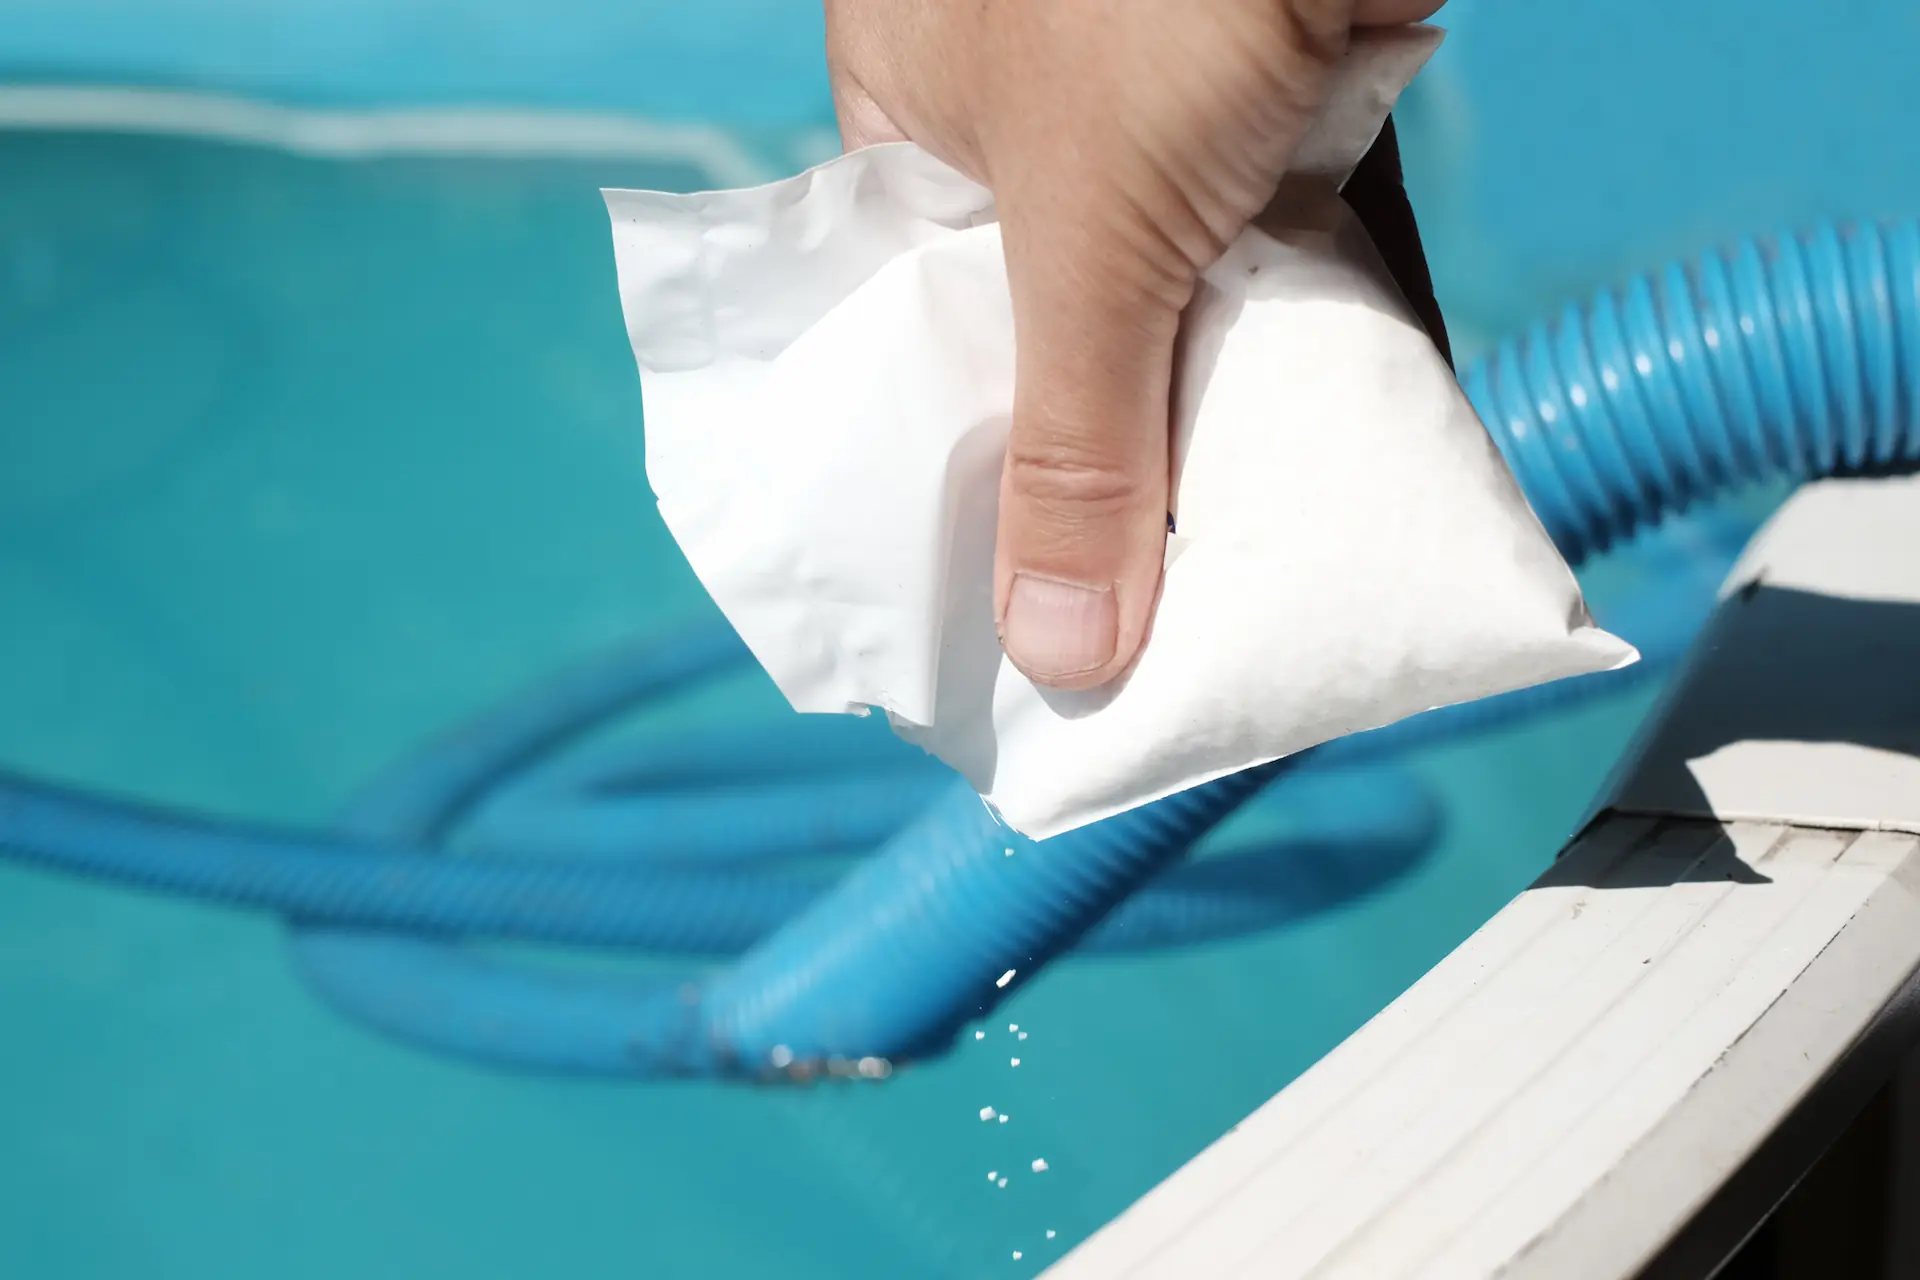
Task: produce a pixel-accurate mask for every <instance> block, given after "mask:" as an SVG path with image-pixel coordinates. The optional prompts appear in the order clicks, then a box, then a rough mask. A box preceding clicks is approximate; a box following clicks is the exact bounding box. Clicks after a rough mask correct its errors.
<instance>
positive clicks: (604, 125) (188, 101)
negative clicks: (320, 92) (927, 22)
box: [0, 84, 776, 187]
mask: <svg viewBox="0 0 1920 1280" xmlns="http://www.w3.org/2000/svg"><path fill="white" fill-rule="evenodd" d="M0 130H38V131H55V130H59V131H82V130H85V131H95V132H106V133H140V134H161V135H171V136H178V137H189V138H206V139H213V140H217V141H222V142H235V143H245V144H251V145H254V146H262V147H273V148H277V149H279V150H282V151H291V152H295V153H297V154H301V155H312V156H326V157H333V158H341V159H364V158H373V157H378V156H393V155H428V156H433V155H438V156H452V155H467V156H503V157H519V158H529V157H542V156H548V157H551V156H564V157H574V158H588V159H643V160H665V161H675V162H679V163H683V164H689V165H694V166H697V167H698V168H700V169H702V170H704V171H705V172H706V173H707V174H708V175H709V176H710V177H711V178H712V179H713V180H714V181H715V182H717V183H720V184H723V185H726V186H734V187H745V186H753V185H755V184H756V183H761V182H765V181H767V180H768V179H769V178H772V177H774V176H776V175H775V174H774V173H773V172H772V170H771V169H770V167H769V166H768V165H767V164H765V163H763V162H762V161H760V160H758V159H756V158H755V157H754V155H753V154H752V152H750V151H749V150H748V149H747V148H746V147H744V146H742V145H741V144H740V143H739V141H738V140H737V139H735V138H734V137H732V136H731V135H729V134H728V133H727V132H726V131H725V130H723V129H718V128H714V127H713V126H711V125H702V124H680V123H672V122H666V121H659V120H646V119H642V118H640V117H638V116H624V115H617V114H611V113H594V112H578V111H557V110H555V111H537V110H527V109H524V108H513V109H503V108H488V107H418V108H407V109H404V110H392V109H388V110H358V109H331V108H317V107H290V106H283V105H281V104H279V103H272V102H261V101H258V100H256V99H250V98H242V97H234V96H230V95H227V94H219V93H199V92H193V91H188V90H178V89H143V88H135V87H119V86H111V85H99V86H94V85H37V84H21V85H0Z"/></svg>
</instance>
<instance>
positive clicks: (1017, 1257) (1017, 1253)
mask: <svg viewBox="0 0 1920 1280" xmlns="http://www.w3.org/2000/svg"><path fill="white" fill-rule="evenodd" d="M1007 852H1008V853H1012V852H1013V850H1011V849H1009V850H1007ZM1013 1260H1014V1261H1015V1262H1018V1261H1020V1251H1019V1250H1018V1249H1015V1250H1014V1251H1013Z"/></svg>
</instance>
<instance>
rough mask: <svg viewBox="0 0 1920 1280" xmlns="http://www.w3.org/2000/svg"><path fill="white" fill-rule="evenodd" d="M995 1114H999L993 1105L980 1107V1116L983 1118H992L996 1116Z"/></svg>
mask: <svg viewBox="0 0 1920 1280" xmlns="http://www.w3.org/2000/svg"><path fill="white" fill-rule="evenodd" d="M995 1114H997V1113H996V1112H995V1111H994V1109H993V1108H992V1107H982V1108H980V1118H981V1119H982V1120H991V1119H993V1117H994V1116H995Z"/></svg>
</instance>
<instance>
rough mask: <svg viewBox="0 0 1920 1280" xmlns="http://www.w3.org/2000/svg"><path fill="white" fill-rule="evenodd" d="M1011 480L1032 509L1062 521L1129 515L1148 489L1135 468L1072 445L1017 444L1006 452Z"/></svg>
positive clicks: (1012, 484) (1013, 489)
mask: <svg viewBox="0 0 1920 1280" xmlns="http://www.w3.org/2000/svg"><path fill="white" fill-rule="evenodd" d="M1007 477H1008V485H1009V487H1010V488H1011V490H1012V491H1013V493H1014V494H1015V495H1017V496H1018V497H1019V498H1020V499H1021V500H1022V501H1024V502H1025V503H1027V504H1028V506H1029V507H1030V508H1031V509H1034V510H1036V511H1037V512H1038V513H1041V514H1043V515H1049V516H1052V517H1054V518H1056V519H1059V520H1061V521H1062V522H1082V521H1087V520H1098V519H1101V518H1102V517H1105V516H1111V515H1120V514H1122V513H1125V512H1128V511H1131V510H1132V509H1133V507H1134V506H1136V505H1137V504H1138V502H1139V500H1140V498H1141V495H1142V494H1143V493H1144V491H1145V486H1144V484H1143V483H1142V481H1141V478H1140V477H1139V476H1138V475H1137V474H1135V472H1134V470H1133V469H1132V468H1129V467H1127V466H1125V465H1124V464H1122V463H1120V462H1118V461H1117V460H1115V459H1112V458H1105V457H1100V456H1098V455H1095V454H1093V453H1091V452H1090V451H1088V450H1087V449H1085V448H1083V447H1079V446H1075V445H1072V444H1066V445H1062V444H1058V443H1047V442H1039V443H1034V442H1028V443H1021V444H1016V445H1014V446H1013V447H1011V448H1010V449H1009V450H1008V452H1007Z"/></svg>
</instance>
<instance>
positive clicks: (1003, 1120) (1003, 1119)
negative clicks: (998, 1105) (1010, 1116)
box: [1000, 1116, 1007, 1124]
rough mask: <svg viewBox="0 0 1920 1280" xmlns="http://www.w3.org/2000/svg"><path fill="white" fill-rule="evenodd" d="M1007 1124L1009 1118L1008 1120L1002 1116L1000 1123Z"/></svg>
mask: <svg viewBox="0 0 1920 1280" xmlns="http://www.w3.org/2000/svg"><path fill="white" fill-rule="evenodd" d="M1006 1122H1007V1118H1006V1117H1005V1116H1001V1117H1000V1123H1001V1124H1005V1123H1006Z"/></svg>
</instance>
